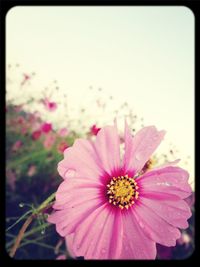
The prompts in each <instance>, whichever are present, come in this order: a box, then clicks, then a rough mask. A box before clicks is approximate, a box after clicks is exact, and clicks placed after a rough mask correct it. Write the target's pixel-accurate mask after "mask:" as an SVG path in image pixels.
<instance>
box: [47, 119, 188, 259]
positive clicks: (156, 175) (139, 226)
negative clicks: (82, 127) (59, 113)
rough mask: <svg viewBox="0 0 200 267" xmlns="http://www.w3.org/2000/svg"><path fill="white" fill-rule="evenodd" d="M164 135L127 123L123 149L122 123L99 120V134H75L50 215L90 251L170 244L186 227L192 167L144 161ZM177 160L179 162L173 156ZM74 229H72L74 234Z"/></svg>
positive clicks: (150, 253) (116, 255) (136, 252)
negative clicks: (90, 138) (88, 136)
mask: <svg viewBox="0 0 200 267" xmlns="http://www.w3.org/2000/svg"><path fill="white" fill-rule="evenodd" d="M164 135H165V132H164V131H157V129H156V128H155V127H154V126H149V127H144V128H143V129H141V130H140V131H139V132H138V133H137V134H136V135H135V136H134V137H132V134H131V131H130V129H129V127H128V126H127V124H125V135H124V140H125V150H124V156H123V160H121V157H120V140H119V134H118V131H117V125H116V124H115V126H106V127H104V128H102V129H101V130H100V131H99V132H98V134H97V136H96V140H95V141H94V142H92V141H88V140H84V139H78V140H76V141H75V143H74V145H73V146H72V147H70V148H68V149H67V150H65V151H64V159H63V160H62V161H60V162H59V164H58V172H59V174H60V175H61V176H62V177H63V179H64V180H63V182H62V183H61V184H60V186H59V188H58V190H57V192H56V202H55V204H54V206H53V208H54V212H53V213H52V214H51V215H50V216H49V218H48V221H49V222H51V223H55V224H56V230H57V232H58V233H59V234H60V235H61V236H63V237H65V239H66V240H67V241H68V238H69V236H70V240H69V242H70V245H69V246H70V249H71V251H73V253H74V255H75V256H76V257H79V256H83V257H84V258H85V259H155V258H156V253H157V251H156V243H159V244H161V245H164V246H167V247H171V246H175V245H176V240H177V239H178V238H180V236H181V234H180V231H179V229H178V228H183V229H186V228H187V227H188V222H187V219H188V218H189V217H190V216H191V211H190V208H189V206H188V204H187V203H186V202H185V200H184V199H185V198H187V197H188V196H189V195H190V194H191V187H190V185H189V184H188V176H189V175H188V172H187V171H185V170H184V169H182V168H180V167H177V166H172V165H171V164H169V165H165V166H164V167H158V168H155V169H149V170H146V172H142V171H141V170H142V169H143V167H144V165H145V164H146V162H147V161H148V160H149V158H150V156H151V155H152V153H153V152H154V151H155V150H156V148H157V147H158V146H159V144H160V142H161V141H162V139H163V137H164ZM173 164H174V163H173ZM71 235H72V236H71Z"/></svg>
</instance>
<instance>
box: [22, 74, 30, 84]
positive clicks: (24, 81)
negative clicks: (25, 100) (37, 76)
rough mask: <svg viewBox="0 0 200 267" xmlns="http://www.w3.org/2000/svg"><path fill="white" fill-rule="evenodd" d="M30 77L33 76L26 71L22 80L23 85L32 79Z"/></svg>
mask: <svg viewBox="0 0 200 267" xmlns="http://www.w3.org/2000/svg"><path fill="white" fill-rule="evenodd" d="M30 78H31V76H30V75H28V74H26V73H24V74H23V80H22V82H21V86H22V85H24V84H25V83H26V82H27V81H28V80H30Z"/></svg>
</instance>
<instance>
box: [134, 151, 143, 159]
mask: <svg viewBox="0 0 200 267" xmlns="http://www.w3.org/2000/svg"><path fill="white" fill-rule="evenodd" d="M135 159H136V160H141V159H142V153H141V152H136V155H135Z"/></svg>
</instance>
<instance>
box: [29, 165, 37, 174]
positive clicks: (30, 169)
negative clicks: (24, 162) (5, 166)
mask: <svg viewBox="0 0 200 267" xmlns="http://www.w3.org/2000/svg"><path fill="white" fill-rule="evenodd" d="M36 169H37V168H36V166H35V165H31V166H30V167H29V169H28V172H27V175H28V176H29V177H31V176H33V175H34V174H36Z"/></svg>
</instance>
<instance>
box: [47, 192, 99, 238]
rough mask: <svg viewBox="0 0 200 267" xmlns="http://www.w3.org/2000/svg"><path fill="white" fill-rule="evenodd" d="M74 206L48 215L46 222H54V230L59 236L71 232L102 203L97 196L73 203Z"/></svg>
mask: <svg viewBox="0 0 200 267" xmlns="http://www.w3.org/2000/svg"><path fill="white" fill-rule="evenodd" d="M75 204H76V205H75V206H69V208H64V209H62V210H58V211H55V212H54V213H52V214H51V215H49V217H48V222H50V223H55V224H56V231H57V232H58V233H59V234H60V235H61V236H67V235H69V234H71V233H73V232H74V231H75V229H76V227H77V226H78V225H80V224H81V223H82V221H83V220H84V219H85V218H86V217H87V216H88V215H89V214H90V213H92V212H93V211H94V210H96V209H97V208H98V207H99V206H101V205H102V202H101V201H100V200H99V197H97V198H96V199H92V200H91V201H90V199H89V200H87V201H83V202H80V203H75Z"/></svg>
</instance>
